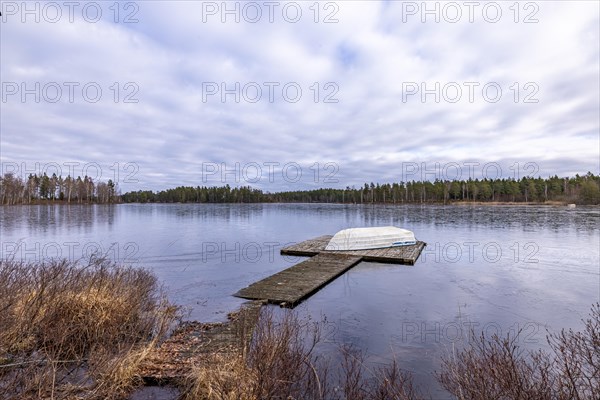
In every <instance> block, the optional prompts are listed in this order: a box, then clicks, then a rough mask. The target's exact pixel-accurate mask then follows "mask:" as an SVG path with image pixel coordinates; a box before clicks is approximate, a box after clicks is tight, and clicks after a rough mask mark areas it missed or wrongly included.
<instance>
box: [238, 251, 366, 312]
mask: <svg viewBox="0 0 600 400" xmlns="http://www.w3.org/2000/svg"><path fill="white" fill-rule="evenodd" d="M361 259H362V257H360V256H355V255H346V254H333V253H329V252H327V253H319V254H317V255H316V256H314V257H312V258H310V259H308V260H305V261H302V262H301V263H299V264H296V265H294V266H292V267H290V268H288V269H286V270H283V271H281V272H278V273H276V274H274V275H271V276H269V277H267V278H265V279H263V280H261V281H258V282H255V283H253V284H251V285H250V286H248V287H246V288H244V289H241V290H240V291H239V292H237V293H236V294H235V296H237V297H242V298H245V299H256V300H267V301H268V302H269V303H276V304H280V303H285V305H286V306H288V307H293V306H295V305H296V304H297V303H299V302H300V301H302V300H303V299H304V298H306V297H308V296H310V295H311V294H313V293H315V292H316V291H318V290H319V289H320V288H322V287H323V286H325V285H326V284H328V283H329V282H331V281H332V280H334V279H335V278H337V277H338V276H340V275H341V274H343V273H344V272H346V271H347V270H348V269H350V268H352V267H353V266H354V265H356V264H358V263H359V262H360V261H361Z"/></svg>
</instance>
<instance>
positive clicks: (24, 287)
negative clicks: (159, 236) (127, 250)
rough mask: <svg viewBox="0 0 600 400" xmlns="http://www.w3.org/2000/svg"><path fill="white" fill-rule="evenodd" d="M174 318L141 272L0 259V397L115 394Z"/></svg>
mask: <svg viewBox="0 0 600 400" xmlns="http://www.w3.org/2000/svg"><path fill="white" fill-rule="evenodd" d="M176 317H177V309H176V308H175V307H173V306H171V305H169V304H168V302H167V301H166V300H165V298H164V297H163V296H162V294H161V291H160V288H159V286H158V283H157V280H156V278H155V277H154V276H153V275H152V274H151V273H150V272H148V271H146V270H143V269H136V268H131V267H119V266H116V265H114V264H112V263H110V262H107V261H106V260H103V259H98V258H95V259H91V260H90V261H89V263H87V265H84V266H80V265H77V264H75V263H71V262H68V261H53V262H46V263H23V262H14V261H1V262H0V398H15V397H18V398H65V397H68V396H69V395H77V394H78V393H81V392H85V393H86V396H85V397H86V398H102V399H104V398H114V397H118V396H119V395H120V394H123V393H125V392H126V391H127V390H128V389H129V388H130V387H131V386H132V385H134V384H135V383H136V379H135V376H136V369H137V367H138V365H139V363H140V362H141V361H142V360H143V359H144V358H145V356H146V355H147V353H148V350H149V349H150V348H151V347H152V346H153V345H154V344H155V342H156V341H157V340H159V339H160V338H161V337H164V335H165V334H166V333H167V331H168V329H169V326H170V325H171V323H172V322H173V321H174V320H175V319H176Z"/></svg>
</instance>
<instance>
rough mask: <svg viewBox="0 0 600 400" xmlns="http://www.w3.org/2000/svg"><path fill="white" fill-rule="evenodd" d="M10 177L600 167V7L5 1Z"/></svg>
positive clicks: (191, 181) (281, 180)
mask: <svg viewBox="0 0 600 400" xmlns="http://www.w3.org/2000/svg"><path fill="white" fill-rule="evenodd" d="M0 4H1V12H2V17H1V18H2V20H1V21H2V22H1V25H0V35H1V39H0V45H1V55H0V56H1V61H0V63H1V70H0V72H1V82H2V102H1V103H0V106H1V118H0V134H1V140H0V141H1V148H0V153H1V158H2V168H3V172H10V171H14V172H16V173H18V174H20V175H27V174H28V173H29V172H43V171H48V172H53V171H55V170H57V169H58V168H60V172H62V175H63V176H66V175H67V174H68V173H70V172H71V174H74V175H83V174H84V173H87V174H88V175H90V176H92V177H95V178H100V179H101V180H108V179H110V178H112V179H113V180H116V181H117V182H118V183H119V185H120V187H121V190H122V191H128V190H137V189H152V190H157V189H164V188H168V187H173V186H178V185H221V184H224V183H228V184H230V185H231V186H238V185H245V184H250V185H251V186H253V187H259V188H262V189H264V190H269V191H278V190H286V189H304V188H310V187H317V186H327V187H345V186H352V185H357V186H358V185H361V184H362V183H364V182H371V181H373V182H391V181H402V180H412V179H421V178H425V179H435V178H442V179H443V178H450V179H451V178H454V177H461V178H468V177H469V175H471V176H472V177H474V178H481V177H482V176H488V177H496V176H498V175H500V174H501V175H502V176H504V177H515V176H523V175H529V174H533V175H535V176H538V175H540V176H543V177H546V176H549V175H554V174H558V175H559V176H563V175H574V174H575V173H580V174H581V173H586V172H587V171H592V172H594V173H598V172H599V170H600V166H599V157H600V64H599V61H600V58H599V57H600V56H599V49H600V39H599V32H600V22H599V14H600V11H599V4H600V3H598V2H597V1H538V2H520V3H518V4H516V5H515V2H513V1H507V2H504V1H500V2H433V1H432V2H428V3H427V6H424V5H423V3H422V2H401V1H337V2H327V1H322V2H315V1H297V2H278V1H272V2H267V1H265V2H262V1H259V2H236V1H228V2H221V1H218V2H210V1H209V2H201V1H138V2H121V3H118V4H117V6H115V3H114V2H113V1H109V2H102V1H98V2H73V3H67V4H65V3H63V2H54V3H53V2H29V3H26V4H25V3H22V2H21V1H18V2H13V1H2V2H1V3H0Z"/></svg>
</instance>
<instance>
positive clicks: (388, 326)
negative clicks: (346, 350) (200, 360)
mask: <svg viewBox="0 0 600 400" xmlns="http://www.w3.org/2000/svg"><path fill="white" fill-rule="evenodd" d="M599 222H600V212H599V210H598V208H584V207H578V208H576V209H566V208H564V207H530V206H527V207H508V206H507V207H502V206H498V207H483V206H454V207H444V206H426V207H421V206H374V207H373V206H357V205H317V204H264V205H260V204H259V205H181V204H175V205H118V206H32V207H27V206H23V207H0V223H1V225H2V226H1V231H0V234H1V237H0V241H1V243H2V247H1V251H2V256H3V257H14V258H16V259H29V260H35V259H41V258H51V257H65V258H72V259H78V258H81V257H84V256H85V255H86V254H89V253H91V252H93V251H96V250H100V251H102V252H104V253H105V254H106V255H107V256H108V257H109V258H112V259H114V260H116V261H119V262H125V263H131V264H135V265H141V266H145V267H148V268H151V269H152V270H154V271H155V273H156V274H157V275H158V276H159V278H160V279H161V281H162V282H163V283H164V284H165V285H166V287H167V289H168V293H169V295H170V297H171V298H172V300H173V301H175V302H177V303H179V304H181V305H184V306H186V307H187V308H188V310H189V317H190V318H191V319H199V320H203V321H218V320H224V319H225V318H226V314H227V312H229V311H232V310H234V309H236V308H237V307H238V306H239V305H240V304H241V303H242V300H240V299H236V298H234V297H232V296H231V294H232V293H235V292H236V291H237V290H239V289H240V288H242V287H244V286H247V285H248V284H250V283H252V282H254V281H256V280H259V279H261V278H263V277H266V276H268V275H271V274H273V273H275V272H277V271H280V270H282V269H284V268H287V267H289V266H291V265H293V264H295V263H296V262H298V261H300V260H301V258H295V257H282V256H280V255H279V249H280V248H281V247H282V246H284V245H286V244H289V243H292V242H298V241H302V240H305V239H308V238H312V237H315V236H320V235H323V234H333V233H335V232H336V231H338V230H340V229H343V228H348V227H361V226H381V225H396V226H400V227H405V228H408V229H411V230H413V231H414V232H415V234H416V236H417V238H418V239H419V240H423V241H425V242H427V243H428V246H427V248H426V249H425V251H424V252H423V254H422V255H421V257H420V259H419V260H418V261H417V263H416V264H415V265H414V266H398V265H386V264H377V263H361V264H359V265H358V266H357V267H355V268H353V269H351V270H350V271H349V272H348V273H346V274H345V275H343V276H341V277H340V278H338V279H337V280H336V281H334V282H333V283H331V284H330V285H328V286H327V287H326V288H325V289H323V290H321V291H320V292H318V293H317V294H316V295H314V296H313V297H311V298H310V299H309V300H307V301H306V302H304V303H303V304H302V305H300V306H299V307H298V309H299V310H300V313H301V314H304V315H309V316H311V317H314V318H317V319H319V318H323V317H324V318H326V319H327V321H328V325H327V332H328V334H329V335H328V338H329V339H331V341H332V342H336V343H339V342H344V343H353V344H355V345H357V346H359V347H360V348H362V349H365V350H366V351H367V352H368V354H369V355H370V358H369V361H370V362H372V363H378V362H380V361H385V360H389V359H390V357H396V358H397V359H398V361H399V363H400V365H401V366H402V367H403V368H406V369H408V370H411V371H413V372H414V374H415V379H416V381H417V383H420V384H422V385H423V386H424V387H429V390H430V393H431V395H432V396H433V397H434V398H444V397H447V395H446V394H444V392H443V391H441V390H440V389H439V387H438V386H437V385H436V383H435V380H434V379H433V377H432V373H433V371H435V370H437V369H439V359H440V356H441V355H442V354H445V353H447V352H448V351H451V349H452V346H453V345H454V344H456V345H459V344H460V343H463V342H464V339H465V338H466V334H467V333H468V331H469V328H470V327H473V328H474V329H475V330H476V331H482V330H484V331H486V332H487V333H488V334H492V333H500V334H502V335H505V334H507V333H514V332H516V331H518V330H521V339H520V342H521V343H522V344H523V346H525V347H528V348H537V347H543V346H544V345H545V335H546V329H549V330H557V329H560V328H571V327H572V328H576V329H578V328H580V327H581V326H582V323H581V319H582V318H585V317H586V316H587V314H588V312H589V309H590V305H591V304H592V303H593V302H597V301H599V300H600V224H599ZM331 346H332V347H333V346H334V345H333V344H332V345H331Z"/></svg>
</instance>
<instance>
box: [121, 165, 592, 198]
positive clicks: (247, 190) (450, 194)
mask: <svg viewBox="0 0 600 400" xmlns="http://www.w3.org/2000/svg"><path fill="white" fill-rule="evenodd" d="M121 201H122V202H125V203H268V202H280V203H300V202H301V203H313V202H314V203H317V202H318V203H356V204H364V203H392V204H398V203H444V204H446V203H451V202H462V201H466V202H473V201H476V202H547V201H554V202H568V203H578V204H600V175H594V174H592V173H591V172H588V173H587V174H586V175H583V176H580V175H575V177H573V178H559V177H558V176H554V177H550V178H546V179H544V178H527V177H524V178H521V179H519V180H515V179H483V180H478V179H475V180H472V179H469V180H455V181H441V180H436V181H433V182H430V181H411V182H399V183H384V184H379V183H377V184H375V183H370V184H367V183H365V184H364V186H362V187H360V188H356V187H346V188H345V189H314V190H297V191H287V192H277V193H268V192H263V191H261V190H258V189H253V188H251V187H249V186H242V187H233V188H232V187H230V186H229V185H225V186H221V187H206V186H202V187H201V186H196V187H192V186H180V187H176V188H173V189H167V190H162V191H158V192H152V191H137V192H129V193H125V194H123V195H122V196H121Z"/></svg>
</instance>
